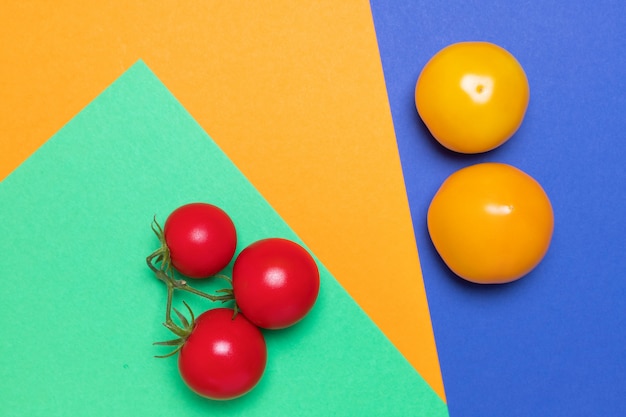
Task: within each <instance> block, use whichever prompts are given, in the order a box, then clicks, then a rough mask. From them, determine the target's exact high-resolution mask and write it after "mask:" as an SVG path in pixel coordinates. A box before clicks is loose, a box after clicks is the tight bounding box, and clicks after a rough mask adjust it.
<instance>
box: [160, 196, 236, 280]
mask: <svg viewBox="0 0 626 417" xmlns="http://www.w3.org/2000/svg"><path fill="white" fill-rule="evenodd" d="M163 231H164V236H165V242H166V244H167V247H168V249H169V253H170V259H171V262H172V265H173V266H174V268H176V269H177V270H178V271H179V272H180V273H181V274H183V275H185V276H187V277H190V278H206V277H209V276H211V275H214V274H216V273H218V272H219V271H221V270H222V269H223V268H224V267H226V265H228V263H229V262H230V261H231V259H232V257H233V255H234V254H235V249H236V247H237V232H236V230H235V225H234V223H233V221H232V220H231V218H230V217H229V216H228V214H226V212H224V210H222V209H221V208H219V207H216V206H214V205H212V204H207V203H191V204H186V205H184V206H181V207H179V208H177V209H176V210H174V211H173V212H172V213H171V214H170V215H169V217H168V218H167V220H166V222H165V226H164V228H163Z"/></svg>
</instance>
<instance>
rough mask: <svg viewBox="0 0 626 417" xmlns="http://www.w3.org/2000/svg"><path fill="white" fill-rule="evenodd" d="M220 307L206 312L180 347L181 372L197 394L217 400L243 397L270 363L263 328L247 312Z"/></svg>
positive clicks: (186, 382)
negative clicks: (250, 319)
mask: <svg viewBox="0 0 626 417" xmlns="http://www.w3.org/2000/svg"><path fill="white" fill-rule="evenodd" d="M233 315H234V311H233V310H232V309H229V308H217V309H212V310H208V311H206V312H204V313H202V314H201V315H200V316H199V317H198V318H197V319H196V322H195V325H194V328H193V330H192V332H191V335H189V337H188V338H187V340H186V341H185V343H184V345H183V347H182V348H181V349H180V353H179V356H178V369H179V372H180V375H181V377H182V379H183V381H184V382H185V384H187V386H188V387H189V388H191V389H192V390H193V391H194V392H196V393H197V394H199V395H201V396H203V397H207V398H210V399H214V400H229V399H233V398H237V397H240V396H242V395H244V394H246V393H247V392H249V391H250V390H251V389H252V388H254V387H255V386H256V385H257V383H258V382H259V381H260V379H261V377H262V376H263V372H264V371H265V365H266V363H267V348H266V345H265V339H264V337H263V334H262V333H261V331H260V330H259V329H258V328H257V327H256V326H254V325H253V324H252V323H250V322H249V321H248V320H247V319H246V318H245V317H244V316H243V315H241V314H238V315H236V316H235V318H234V319H233Z"/></svg>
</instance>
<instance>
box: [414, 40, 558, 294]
mask: <svg viewBox="0 0 626 417" xmlns="http://www.w3.org/2000/svg"><path fill="white" fill-rule="evenodd" d="M528 101H529V87H528V80H527V79H526V74H525V73H524V70H523V68H522V66H521V65H520V64H519V62H518V61H517V60H516V59H515V57H514V56H513V55H511V54H510V53H509V52H508V51H506V50H505V49H503V48H501V47H500V46H497V45H494V44H492V43H489V42H460V43H456V44H452V45H449V46H447V47H445V48H443V49H442V50H441V51H439V52H438V53H437V54H435V55H434V56H433V57H432V58H431V59H430V60H429V61H428V63H427V64H426V65H425V66H424V68H423V70H422V71H421V73H420V75H419V78H418V80H417V84H416V87H415V104H416V107H417V111H418V113H419V115H420V117H421V119H422V121H423V122H424V124H425V125H426V127H427V128H428V129H429V131H430V132H431V134H432V136H433V137H434V138H435V139H436V140H437V141H438V142H439V143H440V144H441V145H443V146H444V147H446V148H448V149H450V150H452V151H456V152H459V153H465V154H472V153H482V152H487V151H490V150H492V149H494V148H497V147H498V146H500V145H502V144H503V143H504V142H506V141H507V140H509V138H511V136H513V134H514V133H515V132H516V131H517V130H518V128H519V127H520V125H521V123H522V120H523V118H524V116H525V113H526V108H527V106H528ZM427 217H428V218H427V223H428V231H429V234H430V237H431V240H432V242H433V245H434V246H435V249H436V250H437V252H438V253H439V255H440V256H441V258H442V259H443V261H444V262H445V263H446V265H447V266H448V267H449V268H450V269H451V270H452V271H453V272H454V273H456V274H457V275H458V276H460V277H461V278H464V279H466V280H468V281H471V282H475V283H481V284H495V283H505V282H510V281H514V280H517V279H519V278H521V277H522V276H524V275H526V274H527V273H528V272H530V271H531V270H532V269H533V268H535V266H537V264H538V263H539V262H540V261H541V260H542V259H543V257H544V255H545V254H546V252H547V250H548V246H549V245H550V241H551V238H552V232H553V228H554V215H553V212H552V206H551V204H550V200H549V199H548V196H547V195H546V193H545V191H544V190H543V188H542V187H541V185H539V183H538V182H537V181H536V180H535V179H533V178H532V177H531V176H530V175H528V174H526V173H525V172H522V171H521V170H519V169H518V168H515V167H513V166H510V165H507V164H502V163H482V164H476V165H473V166H469V167H465V168H463V169H460V170H458V171H456V172H454V173H453V174H452V175H450V176H449V177H448V178H447V179H446V180H445V181H444V182H443V184H442V185H441V187H440V188H439V190H438V191H437V193H436V194H435V196H434V197H433V199H432V202H431V204H430V206H429V208H428V216H427Z"/></svg>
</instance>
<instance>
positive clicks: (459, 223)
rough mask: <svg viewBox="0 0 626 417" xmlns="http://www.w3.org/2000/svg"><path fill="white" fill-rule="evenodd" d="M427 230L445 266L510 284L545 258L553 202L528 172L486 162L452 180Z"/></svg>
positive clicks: (436, 202)
mask: <svg viewBox="0 0 626 417" xmlns="http://www.w3.org/2000/svg"><path fill="white" fill-rule="evenodd" d="M427 219H428V231H429V233H430V237H431V239H432V242H433V244H434V246H435V248H436V250H437V251H438V252H439V254H440V256H441V258H442V259H443V261H444V262H445V263H446V264H447V265H448V267H450V269H451V270H452V271H453V272H455V273H456V274H457V275H459V276H460V277H462V278H464V279H466V280H468V281H472V282H476V283H483V284H488V283H505V282H510V281H513V280H516V279H518V278H521V277H522V276H524V275H526V274H527V273H528V272H530V271H531V270H532V269H533V268H534V267H535V266H536V265H537V264H538V263H539V262H540V261H541V260H542V258H543V257H544V255H545V254H546V252H547V250H548V247H549V245H550V241H551V239H552V232H553V228H554V215H553V212H552V206H551V204H550V200H549V199H548V196H547V195H546V193H545V191H544V190H543V188H542V187H541V186H540V185H539V183H538V182H537V181H535V180H534V179H533V178H532V177H531V176H529V175H528V174H526V173H524V172H523V171H521V170H519V169H517V168H515V167H512V166H510V165H507V164H502V163H491V162H490V163H481V164H477V165H472V166H469V167H466V168H463V169H461V170H458V171H456V172H455V173H453V174H452V175H450V176H449V177H448V178H447V179H446V180H445V181H444V182H443V184H442V185H441V187H440V188H439V190H438V191H437V193H436V194H435V196H434V198H433V200H432V202H431V204H430V207H429V208H428V217H427Z"/></svg>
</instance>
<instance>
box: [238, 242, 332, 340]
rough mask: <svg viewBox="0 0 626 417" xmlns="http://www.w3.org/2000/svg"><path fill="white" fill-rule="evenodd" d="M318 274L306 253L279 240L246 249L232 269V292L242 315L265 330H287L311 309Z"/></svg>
mask: <svg viewBox="0 0 626 417" xmlns="http://www.w3.org/2000/svg"><path fill="white" fill-rule="evenodd" d="M319 287H320V275H319V270H318V268H317V264H316V263H315V260H314V259H313V257H312V256H311V255H310V254H309V252H308V251H307V250H306V249H304V248H303V247H302V246H300V245H298V244H297V243H295V242H292V241H290V240H287V239H281V238H269V239H263V240H260V241H257V242H255V243H253V244H251V245H250V246H248V247H246V248H245V249H244V250H243V251H241V253H240V254H239V255H238V256H237V258H236V259H235V264H234V266H233V293H234V295H235V301H236V303H237V305H238V307H239V309H240V310H241V312H242V313H243V314H244V315H245V316H246V317H247V318H248V319H249V320H250V321H251V322H252V323H254V324H256V325H257V326H259V327H262V328H265V329H282V328H285V327H289V326H291V325H293V324H295V323H297V322H298V321H300V320H301V319H302V318H304V317H305V316H306V315H307V314H308V312H309V311H310V310H311V308H312V307H313V305H314V304H315V301H316V299H317V296H318V293H319Z"/></svg>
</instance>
